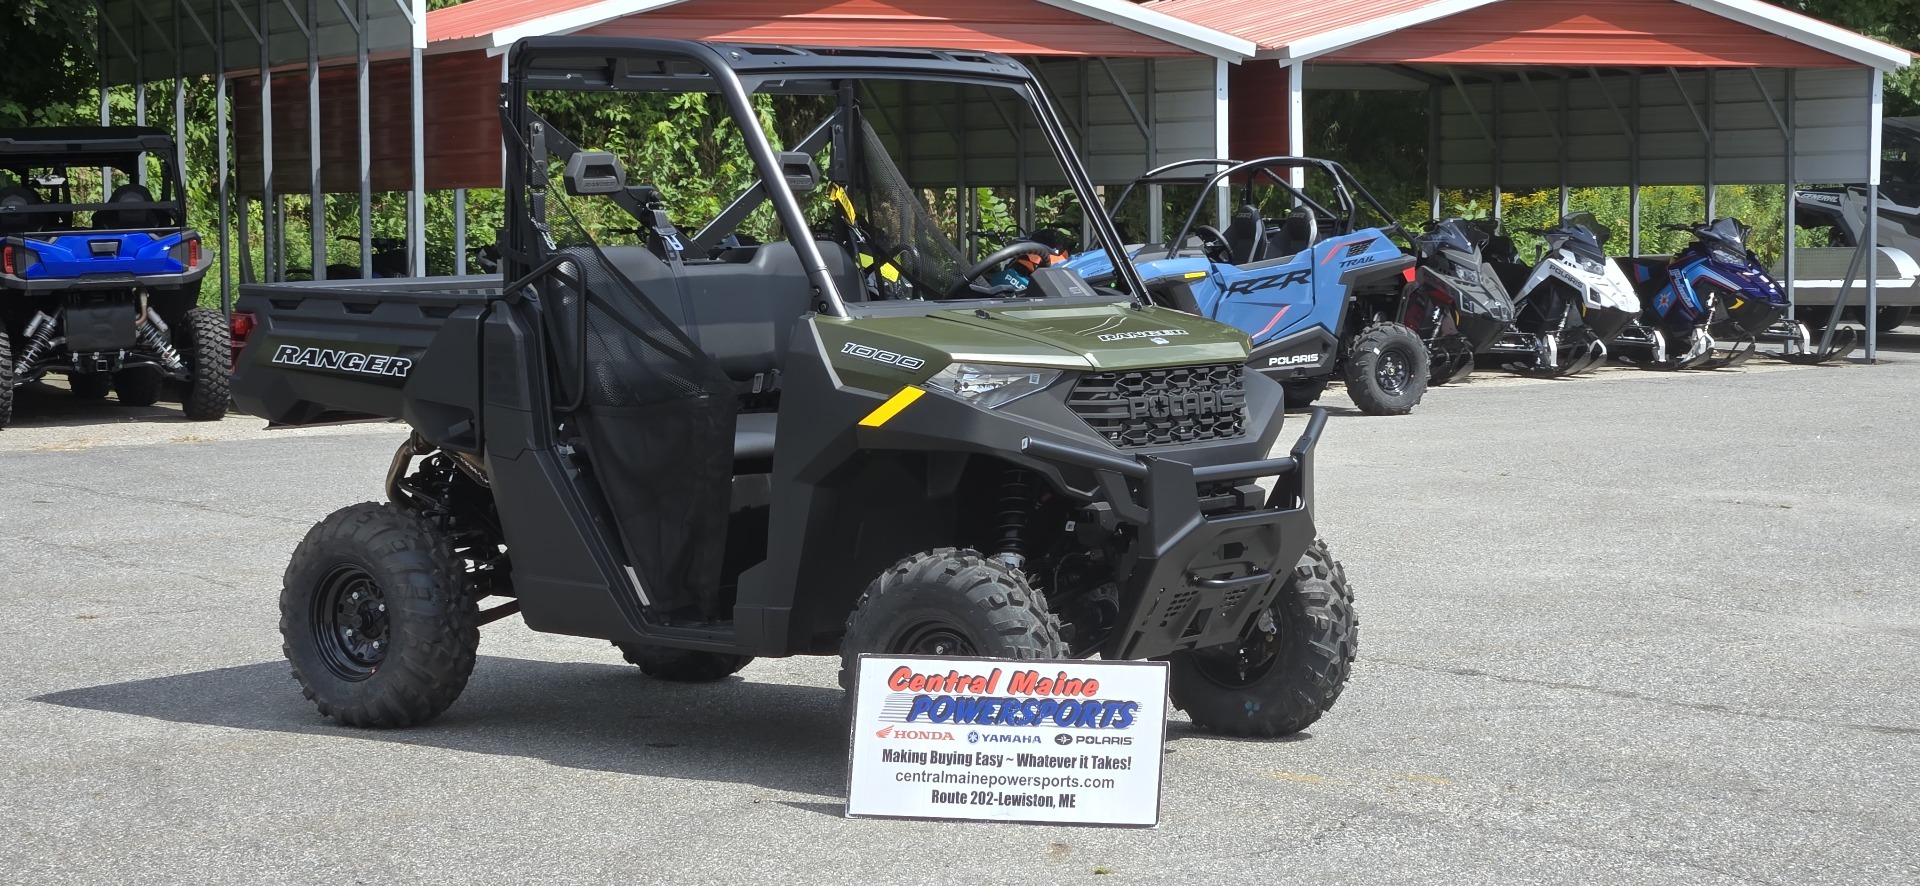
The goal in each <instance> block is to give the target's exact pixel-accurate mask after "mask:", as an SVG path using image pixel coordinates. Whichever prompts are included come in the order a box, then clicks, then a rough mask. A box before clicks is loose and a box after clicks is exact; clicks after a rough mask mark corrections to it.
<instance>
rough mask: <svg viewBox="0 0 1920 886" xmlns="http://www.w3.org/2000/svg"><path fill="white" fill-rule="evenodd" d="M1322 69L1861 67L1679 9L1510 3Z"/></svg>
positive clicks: (1392, 38) (1545, 0) (1399, 35)
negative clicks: (1349, 66)
mask: <svg viewBox="0 0 1920 886" xmlns="http://www.w3.org/2000/svg"><path fill="white" fill-rule="evenodd" d="M1323 60H1325V61H1334V62H1356V63H1364V64H1405V63H1423V64H1454V65H1575V66H1579V65H1608V66H1628V67H1642V66H1644V67H1667V66H1672V67H1758V68H1822V67H1848V66H1851V65H1854V64H1856V63H1855V62H1852V61H1849V60H1847V59H1844V58H1841V57H1839V56H1837V55H1833V54H1831V53H1827V52H1822V51H1820V50H1818V49H1815V48H1813V47H1811V46H1808V45H1806V44H1804V43H1800V42H1797V41H1794V40H1789V39H1787V38H1785V37H1780V36H1777V35H1774V34H1770V33H1767V32H1766V31H1762V30H1760V29H1758V28H1752V27H1748V26H1747V25H1743V24H1741V23H1739V22H1736V21H1733V20H1731V19H1726V18H1722V17H1720V16H1717V15H1714V14H1712V13H1709V12H1703V11H1701V10H1699V9H1695V8H1693V7H1691V6H1686V5H1683V4H1680V3H1675V2H1673V0H1606V2H1604V3H1596V2H1592V0H1503V2H1500V3H1496V4H1493V5H1490V6H1483V7H1480V8H1479V9H1474V10H1470V11H1467V12H1462V13H1460V14H1458V15H1452V16H1448V17H1446V18H1442V19H1439V20H1436V21H1432V22H1429V23H1426V24H1423V25H1418V26H1415V27H1411V28H1406V29H1403V30H1399V31H1395V32H1393V33H1391V34H1387V35H1386V36H1383V37H1376V38H1374V39H1372V40H1368V41H1366V42H1364V43H1359V44H1356V45H1353V46H1350V47H1347V48H1346V49H1342V50H1338V51H1335V52H1333V53H1331V54H1328V55H1326V56H1324V57H1323Z"/></svg>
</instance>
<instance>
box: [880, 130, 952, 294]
mask: <svg viewBox="0 0 1920 886" xmlns="http://www.w3.org/2000/svg"><path fill="white" fill-rule="evenodd" d="M860 132H861V149H860V167H861V168H860V175H861V179H862V182H861V183H862V184H863V185H864V187H862V188H860V189H859V194H860V199H861V201H862V202H863V203H864V205H862V206H861V207H860V211H861V216H860V218H861V220H862V221H864V222H865V223H866V225H867V227H868V229H869V230H870V231H871V232H872V234H873V237H874V239H875V240H876V241H877V243H876V245H877V246H879V247H880V249H881V250H882V251H885V252H887V253H888V254H890V255H894V256H897V258H895V263H896V264H898V265H900V268H901V270H902V271H904V272H905V273H906V275H907V277H908V278H909V279H911V280H913V282H915V283H917V284H919V285H920V286H921V287H923V288H925V289H929V290H932V291H934V292H936V293H940V292H946V291H948V290H949V289H951V288H952V287H953V285H954V284H955V283H957V282H959V280H960V272H961V271H964V270H966V267H967V263H966V259H965V258H964V257H963V256H962V255H961V254H960V247H958V246H956V245H954V242H953V240H952V239H951V238H949V237H948V236H947V234H946V232H945V231H942V230H941V229H940V225H939V224H938V223H936V222H935V221H934V220H933V216H932V215H931V214H930V213H928V212H927V207H926V204H925V203H924V202H922V198H921V196H920V191H919V189H917V188H914V187H913V186H912V185H910V184H908V183H907V178H906V176H904V175H901V174H900V168H899V167H898V166H895V165H894V163H893V157H892V156H891V155H889V154H888V153H887V148H886V145H884V144H882V143H881V141H880V136H879V135H877V134H875V133H874V131H873V127H872V126H870V125H868V123H867V121H866V120H864V119H863V120H861V121H860Z"/></svg>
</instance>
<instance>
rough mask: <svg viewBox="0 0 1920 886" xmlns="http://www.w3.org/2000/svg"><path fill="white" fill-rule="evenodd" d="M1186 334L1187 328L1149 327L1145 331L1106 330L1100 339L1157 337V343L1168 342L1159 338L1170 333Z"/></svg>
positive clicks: (1126, 339) (1123, 339)
mask: <svg viewBox="0 0 1920 886" xmlns="http://www.w3.org/2000/svg"><path fill="white" fill-rule="evenodd" d="M1186 334H1187V331H1186V330H1185V329H1149V330H1147V331H1145V332H1105V333H1101V335H1100V340H1101V341H1128V340H1130V339H1136V338H1151V339H1155V344H1166V342H1164V341H1159V339H1161V338H1164V337H1166V336H1169V335H1186Z"/></svg>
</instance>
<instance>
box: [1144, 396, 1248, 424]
mask: <svg viewBox="0 0 1920 886" xmlns="http://www.w3.org/2000/svg"><path fill="white" fill-rule="evenodd" d="M1245 404H1246V395H1245V394H1243V393H1241V392H1239V391H1186V392H1183V393H1178V394H1149V395H1147V396H1144V397H1130V398H1128V399H1127V417H1128V418H1132V419H1135V420H1138V419H1143V418H1144V419H1154V418H1158V419H1166V418H1210V417H1213V416H1217V415H1222V414H1232V413H1235V412H1238V411H1240V407H1242V406H1244V405H1245Z"/></svg>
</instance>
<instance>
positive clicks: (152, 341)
mask: <svg viewBox="0 0 1920 886" xmlns="http://www.w3.org/2000/svg"><path fill="white" fill-rule="evenodd" d="M172 332H173V331H172V330H170V329H168V328H167V324H166V321H164V320H161V319H160V315H159V314H156V313H154V312H152V311H146V312H145V313H144V314H142V316H141V317H140V323H139V324H138V325H137V326H135V327H134V336H135V338H137V339H138V340H139V342H140V344H141V345H142V346H143V347H145V348H147V349H148V350H150V351H152V352H153V353H154V356H156V357H158V358H160V365H162V366H165V367H167V371H168V372H179V371H180V370H181V369H183V368H184V367H183V366H182V365H181V363H180V353H179V352H178V351H175V350H174V349H173V335H172Z"/></svg>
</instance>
